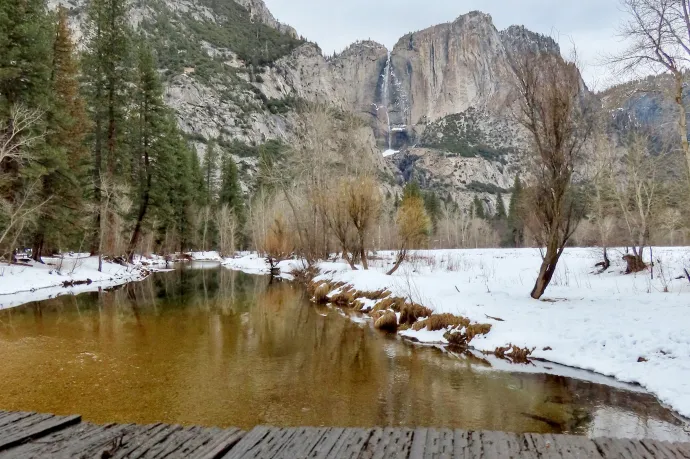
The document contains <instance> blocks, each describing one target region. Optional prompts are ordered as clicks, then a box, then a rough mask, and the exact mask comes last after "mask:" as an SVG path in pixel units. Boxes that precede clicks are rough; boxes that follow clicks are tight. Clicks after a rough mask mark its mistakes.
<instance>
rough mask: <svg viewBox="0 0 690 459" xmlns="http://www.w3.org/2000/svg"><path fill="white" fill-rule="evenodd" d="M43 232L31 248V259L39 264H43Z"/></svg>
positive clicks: (37, 236)
mask: <svg viewBox="0 0 690 459" xmlns="http://www.w3.org/2000/svg"><path fill="white" fill-rule="evenodd" d="M44 239H45V237H44V235H43V230H42V229H41V230H39V232H38V233H37V234H36V237H35V238H34V243H33V246H32V247H31V258H33V260H34V261H35V262H37V263H43V260H42V256H43V242H44Z"/></svg>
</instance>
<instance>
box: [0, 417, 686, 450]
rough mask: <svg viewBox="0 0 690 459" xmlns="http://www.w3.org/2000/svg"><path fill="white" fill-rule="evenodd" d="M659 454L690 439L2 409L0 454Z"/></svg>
mask: <svg viewBox="0 0 690 459" xmlns="http://www.w3.org/2000/svg"><path fill="white" fill-rule="evenodd" d="M504 457H505V458H532V459H541V458H554V459H560V458H595V459H596V458H620V459H636V458H664V459H690V443H673V444H672V443H666V442H658V441H651V440H642V441H634V440H622V439H608V438H598V439H594V440H590V439H588V438H586V437H576V436H567V435H537V434H524V435H521V434H509V433H503V432H467V431H464V430H449V429H405V428H387V429H380V428H376V429H341V428H311V427H298V428H289V429H281V428H275V427H263V426H262V427H256V428H255V429H253V430H251V431H250V432H243V431H241V430H239V429H234V428H233V429H219V428H202V427H181V426H176V425H175V426H174V425H168V424H154V425H135V424H126V425H120V424H108V425H95V424H90V423H85V422H84V423H83V422H81V417H80V416H53V415H50V414H38V413H15V412H5V411H0V459H6V458H89V459H91V458H95V459H115V458H123V459H124V458H127V459H144V458H146V459H154V458H156V459H163V458H166V459H172V458H205V459H216V458H218V459H246V458H266V459H268V458H270V459H273V458H276V459H277V458H284V459H298V458H313V459H317V458H320V459H331V458H350V459H355V458H362V459H364V458H367V459H389V458H400V459H402V458H410V459H413V458H414V459H431V458H443V459H454V458H463V459H475V458H504Z"/></svg>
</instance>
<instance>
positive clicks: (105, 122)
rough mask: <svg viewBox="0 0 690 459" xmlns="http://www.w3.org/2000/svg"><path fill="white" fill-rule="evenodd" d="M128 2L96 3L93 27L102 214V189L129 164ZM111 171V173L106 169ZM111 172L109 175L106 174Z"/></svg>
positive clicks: (89, 77)
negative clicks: (126, 138)
mask: <svg viewBox="0 0 690 459" xmlns="http://www.w3.org/2000/svg"><path fill="white" fill-rule="evenodd" d="M131 35H132V31H131V28H130V26H129V23H128V21H127V2H126V0H92V2H91V3H90V5H89V11H88V22H87V33H86V37H87V45H86V50H85V54H84V61H83V62H84V75H85V80H86V85H85V86H86V88H87V90H88V102H89V112H90V115H91V119H92V121H93V125H94V128H93V185H94V193H93V195H94V201H95V207H96V208H97V209H100V208H101V206H100V203H101V195H102V189H101V188H102V186H103V184H104V183H113V182H114V181H115V179H116V176H117V175H120V174H122V173H123V172H124V171H123V169H124V163H125V162H126V157H127V155H126V142H125V141H124V133H125V121H126V118H125V115H126V108H127V105H128V94H127V90H128V87H129V83H130V79H131V76H130V70H131V69H130V68H131V58H130V48H131V44H130V38H129V37H130V36H131ZM104 168H105V169H104ZM104 172H105V173H104ZM101 217H102V216H101V212H100V210H98V211H97V212H96V222H95V225H94V227H95V232H94V238H93V240H92V244H91V252H92V253H95V252H96V251H97V247H98V240H99V239H100V237H101V234H100V228H101V224H100V220H101Z"/></svg>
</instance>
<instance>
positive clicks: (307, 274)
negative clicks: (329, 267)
mask: <svg viewBox="0 0 690 459" xmlns="http://www.w3.org/2000/svg"><path fill="white" fill-rule="evenodd" d="M290 274H292V277H293V279H294V280H295V282H298V283H300V284H303V285H307V286H309V285H311V283H312V281H313V280H314V278H315V277H316V276H318V275H319V274H320V273H319V268H317V267H316V266H314V265H311V266H309V265H307V266H304V267H302V268H295V269H293V270H292V272H291V273H290Z"/></svg>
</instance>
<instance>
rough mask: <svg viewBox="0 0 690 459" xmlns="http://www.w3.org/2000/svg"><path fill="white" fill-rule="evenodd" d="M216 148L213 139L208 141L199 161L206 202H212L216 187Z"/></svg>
mask: <svg viewBox="0 0 690 459" xmlns="http://www.w3.org/2000/svg"><path fill="white" fill-rule="evenodd" d="M218 160H219V158H218V150H217V149H216V144H215V142H214V141H210V142H209V143H208V145H207V146H206V154H205V155H204V160H203V161H202V163H201V169H202V170H203V172H204V185H205V194H206V199H207V203H208V204H209V205H210V204H212V203H213V202H214V200H215V198H216V194H217V188H218Z"/></svg>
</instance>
